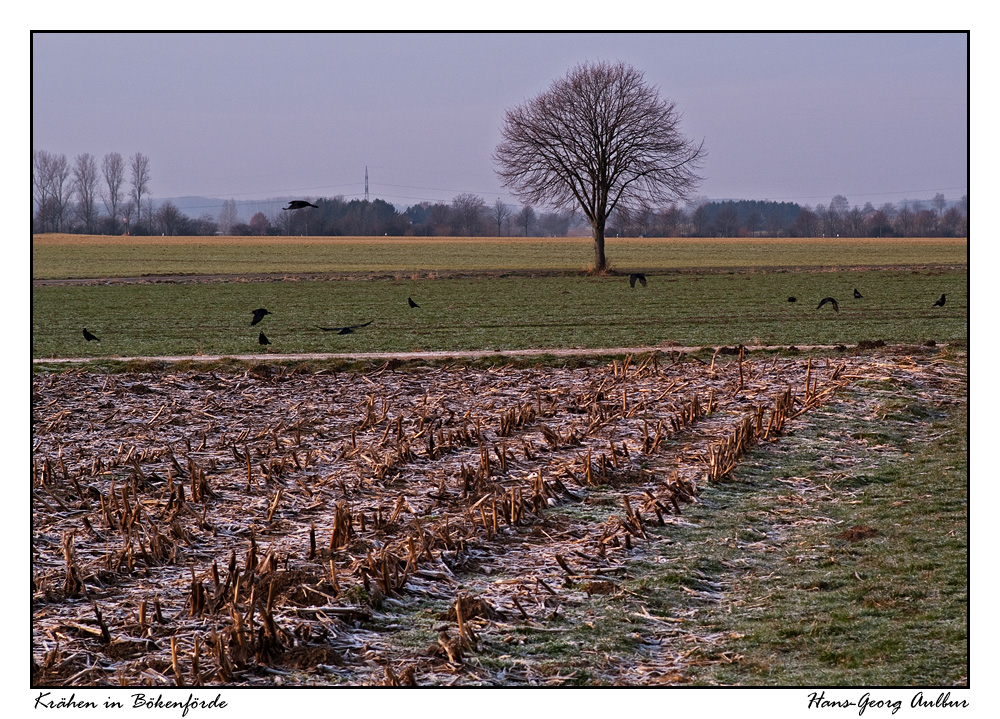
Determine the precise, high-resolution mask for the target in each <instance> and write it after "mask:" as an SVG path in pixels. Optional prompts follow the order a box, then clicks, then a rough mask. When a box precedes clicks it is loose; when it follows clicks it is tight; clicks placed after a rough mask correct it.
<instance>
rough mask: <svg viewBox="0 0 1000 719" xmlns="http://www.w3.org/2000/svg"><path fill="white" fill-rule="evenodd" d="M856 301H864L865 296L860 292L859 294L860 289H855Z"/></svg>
mask: <svg viewBox="0 0 1000 719" xmlns="http://www.w3.org/2000/svg"><path fill="white" fill-rule="evenodd" d="M854 299H856V300H863V299H864V295H862V294H861V293H860V292H858V288H857V287H855V288H854Z"/></svg>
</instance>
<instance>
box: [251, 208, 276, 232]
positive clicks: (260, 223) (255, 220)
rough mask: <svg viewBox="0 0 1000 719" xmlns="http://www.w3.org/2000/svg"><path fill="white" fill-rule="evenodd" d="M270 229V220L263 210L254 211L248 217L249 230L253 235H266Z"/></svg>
mask: <svg viewBox="0 0 1000 719" xmlns="http://www.w3.org/2000/svg"><path fill="white" fill-rule="evenodd" d="M270 231H271V221H270V220H269V219H267V215H265V214H264V213H263V212H256V213H254V216H253V217H251V218H250V232H252V233H253V234H255V235H266V234H267V233H268V232H270Z"/></svg>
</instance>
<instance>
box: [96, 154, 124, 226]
mask: <svg viewBox="0 0 1000 719" xmlns="http://www.w3.org/2000/svg"><path fill="white" fill-rule="evenodd" d="M101 172H102V173H103V175H104V184H105V185H106V191H105V192H104V193H102V194H101V199H102V200H104V209H106V210H107V211H108V216H109V217H110V218H111V227H110V230H111V233H112V234H117V227H118V208H119V207H120V206H121V204H122V183H123V182H124V181H125V160H124V159H122V156H121V154H120V153H117V152H109V153H108V154H107V155H105V156H104V161H103V163H102V164H101Z"/></svg>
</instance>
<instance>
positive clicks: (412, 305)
mask: <svg viewBox="0 0 1000 719" xmlns="http://www.w3.org/2000/svg"><path fill="white" fill-rule="evenodd" d="M406 304H408V305H409V306H410V307H420V305H418V304H417V303H416V302H414V301H413V298H412V297H407V298H406Z"/></svg>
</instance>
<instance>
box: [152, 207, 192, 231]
mask: <svg viewBox="0 0 1000 719" xmlns="http://www.w3.org/2000/svg"><path fill="white" fill-rule="evenodd" d="M153 218H154V219H155V220H156V225H157V229H158V230H160V232H162V233H163V234H165V235H177V234H180V230H181V229H182V227H183V226H184V215H183V214H182V213H181V211H180V209H179V208H178V207H177V205H175V204H174V203H173V202H170V201H169V200H168V201H166V202H164V203H163V204H162V205H160V208H159V209H158V210H157V211H156V213H155V214H154V215H153Z"/></svg>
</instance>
